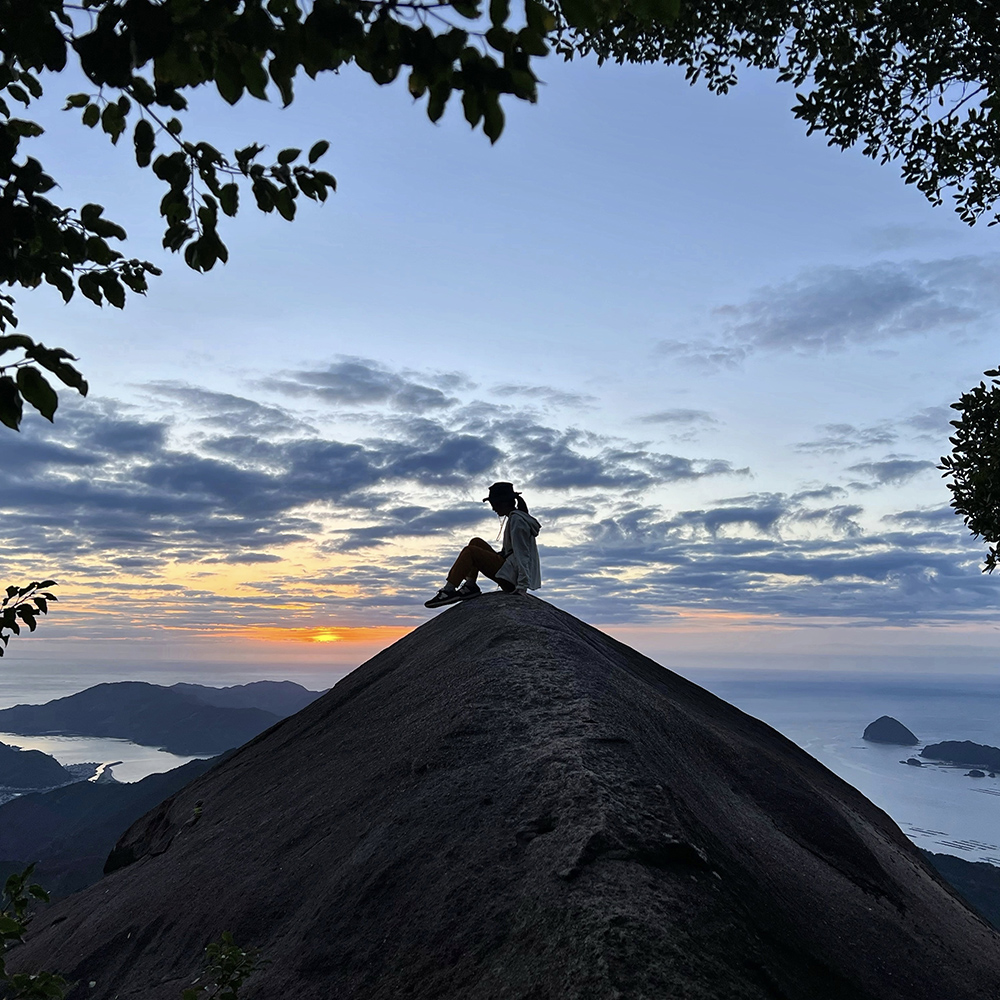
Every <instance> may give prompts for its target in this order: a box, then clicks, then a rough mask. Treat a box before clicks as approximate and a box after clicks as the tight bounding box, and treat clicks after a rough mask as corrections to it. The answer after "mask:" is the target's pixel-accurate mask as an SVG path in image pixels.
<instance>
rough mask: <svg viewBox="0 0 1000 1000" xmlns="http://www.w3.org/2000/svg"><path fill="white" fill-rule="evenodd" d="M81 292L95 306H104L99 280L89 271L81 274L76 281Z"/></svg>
mask: <svg viewBox="0 0 1000 1000" xmlns="http://www.w3.org/2000/svg"><path fill="white" fill-rule="evenodd" d="M76 283H77V285H78V286H79V288H80V291H81V292H82V293H83V294H84V295H85V296H86V297H87V298H88V299H90V301H91V302H93V303H94V305H95V306H99V305H103V303H104V299H103V297H102V295H101V286H100V284H99V283H98V281H97V278H96V277H95V276H94V275H93V274H91V273H90V272H89V271H88V272H86V273H84V274H81V275H80V277H79V278H77V280H76Z"/></svg>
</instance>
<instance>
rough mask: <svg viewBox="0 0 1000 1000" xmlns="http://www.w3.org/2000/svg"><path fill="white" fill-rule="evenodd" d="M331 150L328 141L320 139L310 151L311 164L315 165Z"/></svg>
mask: <svg viewBox="0 0 1000 1000" xmlns="http://www.w3.org/2000/svg"><path fill="white" fill-rule="evenodd" d="M329 148H330V143H328V142H327V141H326V139H320V141H319V142H317V143H316V144H315V145H314V146H313V147H312V149H310V150H309V162H310V163H315V162H316V161H317V160H318V159H319V158H320V157H321V156H322V155H323V154H324V153H325V152H326V151H327V150H328V149H329Z"/></svg>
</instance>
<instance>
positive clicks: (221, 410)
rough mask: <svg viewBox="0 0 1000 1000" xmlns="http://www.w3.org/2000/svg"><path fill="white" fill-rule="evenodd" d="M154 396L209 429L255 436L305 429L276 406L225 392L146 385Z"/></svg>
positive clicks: (168, 384)
mask: <svg viewBox="0 0 1000 1000" xmlns="http://www.w3.org/2000/svg"><path fill="white" fill-rule="evenodd" d="M143 388H144V389H147V390H148V391H149V392H151V393H152V394H153V395H154V396H156V397H159V398H161V399H164V400H172V401H176V402H179V403H182V404H183V405H184V407H185V410H186V411H187V412H188V414H189V415H190V414H191V413H192V412H193V413H194V414H196V418H195V419H197V421H198V422H199V423H201V424H205V425H207V426H210V427H226V428H229V427H240V428H242V429H243V430H244V431H248V432H249V431H253V432H255V433H258V434H261V433H263V434H275V433H281V432H291V431H298V430H301V429H304V428H307V427H308V424H306V423H304V422H303V421H302V420H300V419H299V418H297V417H295V416H293V415H292V414H290V413H289V412H288V411H287V410H285V409H282V408H281V407H278V406H268V405H267V404H265V403H260V402H257V401H256V400H252V399H246V398H244V397H242V396H236V395H233V394H231V393H228V392H213V391H211V390H209V389H202V388H200V387H198V386H193V385H188V384H187V383H184V382H147V383H145V385H144V386H143Z"/></svg>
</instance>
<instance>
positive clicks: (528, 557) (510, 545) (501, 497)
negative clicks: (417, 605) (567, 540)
mask: <svg viewBox="0 0 1000 1000" xmlns="http://www.w3.org/2000/svg"><path fill="white" fill-rule="evenodd" d="M483 503H488V504H489V505H490V506H491V507H492V508H493V510H494V511H495V512H496V515H497V516H498V517H499V518H501V519H503V518H506V525H505V526H504V532H503V548H502V549H501V550H500V551H499V552H497V551H496V550H495V549H494V548H493V546H491V545H490V544H489V542H484V541H483V540H482V539H481V538H473V539H472V541H470V542H469V544H468V545H466V546H465V548H464V549H462V551H461V552H460V553H459V554H458V558H457V559H456V560H455V564H454V565H453V566H452V567H451V570H450V572H449V573H448V582H447V583H446V584H445V585H444V586H443V587H442V588H441V589H440V590H439V591H438V592H437V593H436V594H435V595H434V596H433V597H432V598H431V599H430V600H429V601H426V602H425V604H424V607H427V608H440V607H441V606H442V605H445V604H454V603H455V602H456V601H465V600H468V599H469V598H470V597H478V596H479V595H480V594H481V593H482V591H481V590H480V589H479V585H478V584H477V583H476V579H477V578H478V576H479V574H480V573H483V574H484V575H485V576H488V577H489V578H490V579H491V580H493V582H494V583H498V584H499V585H500V589H501V590H502V591H503V592H504V593H506V594H523V593H525V592H527V591H528V590H529V589H530V590H537V589H538V588H539V587H540V586H541V585H542V573H541V570H540V568H539V566H538V546H537V545H536V544H535V536H536V535H537V534H538V532H539V531H540V530H541V525H540V524H539V523H538V522H537V521H536V520H535V519H534V518H533V517H532V516H531V515H530V514H529V513H528V505H527V504H526V503H525V502H524V500H523V499H522V497H521V494H520V493H515V492H514V487H513V486H512V485H511V484H510V483H494V484H493V485H492V486H491V487H490V495H489V496H488V497H484V498H483Z"/></svg>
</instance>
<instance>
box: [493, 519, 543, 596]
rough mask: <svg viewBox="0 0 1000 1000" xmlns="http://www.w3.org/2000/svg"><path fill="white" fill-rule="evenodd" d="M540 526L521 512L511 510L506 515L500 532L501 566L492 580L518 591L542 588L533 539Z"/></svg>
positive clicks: (540, 572)
mask: <svg viewBox="0 0 1000 1000" xmlns="http://www.w3.org/2000/svg"><path fill="white" fill-rule="evenodd" d="M541 528H542V526H541V525H540V524H539V523H538V521H536V520H535V519H534V518H533V517H532V516H531V515H530V514H527V513H525V512H524V511H523V510H512V511H511V512H510V513H509V514H508V515H507V526H506V527H505V528H504V532H503V548H502V549H501V550H500V554H501V555H502V556H503V557H504V561H503V565H502V566H501V567H500V569H498V570H497V576H496V578H497V579H498V580H506V581H507V582H508V583H512V584H514V586H515V587H516V588H517V589H518V590H520V591H522V592H523V591H525V590H538V588H539V587H540V586H541V585H542V570H541V567H540V566H539V564H538V546H537V545H536V544H535V537H536V536H537V534H538V532H539V531H541Z"/></svg>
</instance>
